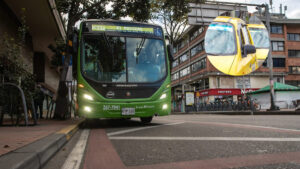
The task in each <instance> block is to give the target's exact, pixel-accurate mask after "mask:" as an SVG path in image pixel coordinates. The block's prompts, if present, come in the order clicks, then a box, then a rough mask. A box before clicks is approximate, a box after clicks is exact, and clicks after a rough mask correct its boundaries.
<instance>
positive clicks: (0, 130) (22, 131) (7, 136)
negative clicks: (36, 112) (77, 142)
mask: <svg viewBox="0 0 300 169" xmlns="http://www.w3.org/2000/svg"><path fill="white" fill-rule="evenodd" d="M78 121H79V119H76V120H66V121H58V120H39V121H38V125H36V126H28V127H25V126H22V127H15V126H4V127H1V126H0V138H1V139H0V156H2V155H4V154H6V153H8V152H10V151H13V150H16V149H18V148H21V147H23V146H25V145H28V144H30V143H32V142H34V141H37V140H39V139H41V138H44V137H46V136H48V135H50V134H52V133H55V132H58V131H60V130H62V129H63V128H66V127H68V126H70V125H74V124H76V123H77V122H78Z"/></svg>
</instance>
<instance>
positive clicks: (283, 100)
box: [251, 91, 300, 109]
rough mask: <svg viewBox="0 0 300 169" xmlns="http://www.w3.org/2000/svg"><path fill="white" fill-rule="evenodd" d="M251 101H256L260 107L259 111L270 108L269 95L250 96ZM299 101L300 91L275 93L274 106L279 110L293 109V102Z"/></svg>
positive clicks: (267, 93)
mask: <svg viewBox="0 0 300 169" xmlns="http://www.w3.org/2000/svg"><path fill="white" fill-rule="evenodd" d="M251 98H252V99H257V103H258V104H260V105H261V109H269V108H270V93H269V92H266V93H259V94H253V95H251ZM298 99H300V91H276V92H275V101H276V102H275V104H276V106H279V108H281V109H290V108H294V105H293V102H292V101H293V100H298Z"/></svg>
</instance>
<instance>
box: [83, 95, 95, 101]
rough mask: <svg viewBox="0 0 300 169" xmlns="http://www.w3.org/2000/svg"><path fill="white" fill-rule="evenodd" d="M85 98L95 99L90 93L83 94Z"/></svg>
mask: <svg viewBox="0 0 300 169" xmlns="http://www.w3.org/2000/svg"><path fill="white" fill-rule="evenodd" d="M83 98H85V99H87V100H94V98H93V97H92V96H91V95H88V94H83Z"/></svg>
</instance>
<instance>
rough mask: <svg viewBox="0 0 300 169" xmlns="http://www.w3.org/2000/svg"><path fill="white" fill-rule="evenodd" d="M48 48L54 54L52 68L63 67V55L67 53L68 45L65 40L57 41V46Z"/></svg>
mask: <svg viewBox="0 0 300 169" xmlns="http://www.w3.org/2000/svg"><path fill="white" fill-rule="evenodd" d="M48 48H49V49H50V50H51V51H52V52H53V53H54V54H53V56H52V58H51V65H52V66H62V54H63V52H65V51H66V44H65V41H64V40H63V39H56V40H55V46H53V45H49V46H48Z"/></svg>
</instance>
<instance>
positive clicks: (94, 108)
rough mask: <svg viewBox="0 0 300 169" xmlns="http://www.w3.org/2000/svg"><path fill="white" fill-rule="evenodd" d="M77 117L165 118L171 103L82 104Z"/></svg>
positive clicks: (163, 101)
mask: <svg viewBox="0 0 300 169" xmlns="http://www.w3.org/2000/svg"><path fill="white" fill-rule="evenodd" d="M78 111H79V115H80V116H83V117H86V118H131V117H150V116H154V115H158V116H165V115H169V114H170V113H171V102H170V101H166V100H159V101H152V102H122V103H111V102H110V103H108V102H82V103H79V109H78Z"/></svg>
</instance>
